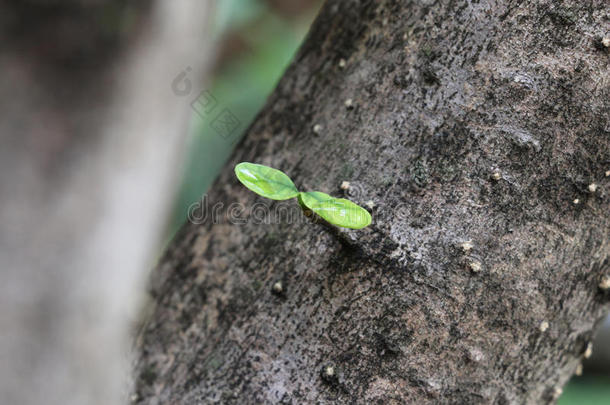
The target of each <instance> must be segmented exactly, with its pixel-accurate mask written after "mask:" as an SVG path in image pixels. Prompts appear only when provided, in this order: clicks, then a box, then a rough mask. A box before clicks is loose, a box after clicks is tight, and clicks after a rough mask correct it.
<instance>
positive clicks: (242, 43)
mask: <svg viewBox="0 0 610 405" xmlns="http://www.w3.org/2000/svg"><path fill="white" fill-rule="evenodd" d="M321 4H322V1H321V0H223V1H220V2H218V8H217V10H216V11H215V14H216V15H215V16H214V18H213V19H212V21H213V25H214V27H213V32H214V37H215V38H214V42H215V43H216V44H217V55H216V59H215V62H214V64H213V67H212V71H211V73H210V75H209V77H208V80H207V82H206V84H205V85H204V87H203V88H201V89H200V90H199V91H200V92H201V94H202V96H201V98H200V99H199V101H200V103H195V104H194V105H193V106H192V107H193V114H192V115H193V116H192V123H191V136H190V141H189V144H188V145H187V152H186V153H187V156H188V159H187V162H186V165H185V170H184V173H183V176H182V184H181V186H180V192H179V194H178V195H177V198H176V201H175V203H174V208H173V214H172V216H171V218H170V219H169V221H168V225H167V228H166V233H165V235H166V236H165V240H166V241H169V240H170V239H171V237H172V236H173V234H174V233H175V232H176V231H177V230H178V229H179V227H180V226H181V225H182V224H183V223H184V222H185V221H186V219H187V215H188V210H189V207H190V206H191V205H192V204H197V202H198V201H200V199H201V197H202V195H203V194H205V193H206V191H207V189H208V188H209V187H210V185H211V184H212V182H213V181H214V179H215V178H216V175H217V174H218V171H219V170H220V169H221V168H222V166H223V164H224V163H225V161H226V160H227V158H228V157H229V154H230V153H231V151H232V150H233V147H234V146H235V144H236V143H237V141H238V140H239V139H240V138H241V136H242V135H243V133H244V131H245V130H246V129H247V126H248V125H249V123H250V122H251V121H252V119H253V118H254V116H255V115H256V113H257V111H258V110H259V109H260V108H261V107H262V106H263V104H264V102H265V100H266V98H267V96H268V95H269V93H270V92H271V91H272V90H273V88H274V86H275V84H276V82H277V81H278V79H279V78H280V76H281V75H282V72H283V71H284V69H285V68H286V66H287V65H288V63H289V62H290V60H291V58H292V56H293V55H294V54H295V52H296V50H297V48H298V46H299V44H300V43H301V41H302V40H303V38H304V36H305V35H306V33H307V29H308V27H309V25H310V24H311V21H312V20H313V18H314V17H315V15H316V13H317V11H318V9H319V7H320V6H321ZM211 106H213V108H214V113H209V114H208V113H207V112H206V108H205V107H211ZM225 110H227V111H228V112H229V113H230V114H232V116H234V117H235V118H236V121H234V122H235V125H234V128H233V127H232V130H230V131H223V130H222V129H221V128H218V126H217V125H215V122H214V119H215V118H216V117H217V115H216V114H217V112H219V111H225ZM559 404H561V405H572V404H574V405H575V404H578V405H602V404H603V405H608V404H610V319H606V321H605V323H604V328H603V329H602V331H601V332H600V334H599V336H598V337H597V339H596V342H595V345H594V350H593V356H592V358H591V359H590V360H589V361H588V362H586V363H585V364H584V367H583V373H582V376H574V377H573V378H572V380H571V382H570V383H569V384H568V386H567V387H566V388H565V389H564V392H563V394H562V396H561V398H560V400H559Z"/></svg>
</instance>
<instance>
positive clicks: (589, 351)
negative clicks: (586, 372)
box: [583, 342, 593, 359]
mask: <svg viewBox="0 0 610 405" xmlns="http://www.w3.org/2000/svg"><path fill="white" fill-rule="evenodd" d="M592 354H593V343H591V342H589V343H587V348H586V349H585V353H584V354H583V357H584V358H585V359H588V358H589V357H591V355H592Z"/></svg>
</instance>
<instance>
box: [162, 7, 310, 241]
mask: <svg viewBox="0 0 610 405" xmlns="http://www.w3.org/2000/svg"><path fill="white" fill-rule="evenodd" d="M310 3H311V6H310V7H309V8H308V9H307V10H306V13H305V14H303V15H298V16H291V17H286V16H284V15H280V14H278V12H277V11H276V10H274V9H272V8H271V7H269V6H268V3H267V2H262V1H260V0H259V1H256V0H249V1H244V0H227V1H225V0H223V1H221V2H217V4H218V9H217V11H216V14H217V17H216V19H215V26H214V37H215V40H216V41H217V42H219V43H220V45H219V47H220V48H221V49H219V54H220V55H221V57H220V59H221V60H220V61H219V63H218V64H217V66H215V68H214V70H213V72H212V75H211V76H212V77H211V80H208V83H209V85H208V86H206V89H207V90H208V91H209V93H210V94H211V95H212V96H213V97H214V98H215V99H216V101H217V102H218V105H217V107H216V109H215V110H214V113H212V114H209V115H203V116H200V115H199V114H197V113H193V122H192V132H193V134H192V135H191V137H190V142H189V144H188V146H187V153H186V160H187V163H186V165H185V171H184V175H183V181H182V184H181V186H180V191H179V194H178V198H177V201H176V203H175V207H174V210H173V215H172V218H171V221H170V224H169V230H168V232H167V234H168V236H169V237H171V236H172V235H173V234H174V233H175V231H176V230H177V229H178V228H179V227H180V226H181V225H182V224H183V223H184V221H185V220H186V217H187V212H188V207H189V206H190V205H191V204H193V203H195V202H197V201H199V200H200V198H201V197H202V195H203V194H204V193H205V192H206V190H207V189H208V188H209V186H210V185H211V183H212V182H213V181H214V179H215V178H216V176H217V174H218V172H219V170H220V169H221V168H222V166H223V165H224V163H225V162H226V160H227V158H228V157H229V155H230V153H231V151H232V150H233V148H234V147H235V145H236V144H237V142H238V140H239V139H240V138H241V136H242V135H243V133H244V131H245V130H246V129H247V127H248V125H249V124H250V122H251V121H252V120H253V119H254V117H255V115H256V113H257V112H258V111H259V110H260V109H261V107H262V106H263V104H264V102H265V99H266V98H267V96H268V95H269V93H270V92H271V91H272V90H273V88H274V86H275V84H276V82H277V80H278V79H279V78H280V77H281V75H282V73H283V71H284V70H285V68H286V67H287V65H288V63H289V62H290V60H291V59H292V56H293V55H294V53H295V52H296V50H297V48H298V46H299V44H300V43H301V41H302V40H303V37H304V36H305V34H306V33H307V29H308V28H309V24H310V23H311V21H312V20H313V18H314V16H315V13H316V12H317V8H318V6H319V3H320V2H319V1H312V2H310ZM223 46H224V47H226V48H229V49H234V51H232V52H228V53H227V52H225V50H223V49H222V47H223ZM201 90H204V89H201ZM225 108H226V109H228V110H229V111H231V113H233V114H234V115H235V116H236V117H237V118H238V119H239V121H240V126H239V127H238V128H237V130H236V131H235V132H234V133H232V134H231V135H230V136H228V137H222V136H220V135H219V134H218V133H217V132H216V131H214V129H213V128H211V127H210V123H211V121H212V120H213V119H214V118H215V116H216V115H215V113H216V112H217V111H220V110H223V109H225Z"/></svg>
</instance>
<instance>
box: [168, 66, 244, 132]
mask: <svg viewBox="0 0 610 405" xmlns="http://www.w3.org/2000/svg"><path fill="white" fill-rule="evenodd" d="M191 71H192V69H191V67H190V66H187V67H186V68H185V69H184V70H183V71H182V72H180V73H178V74H177V75H176V77H174V80H172V86H171V87H172V92H173V93H174V94H175V95H176V96H178V97H187V96H189V95H191V93H192V92H193V83H192V81H191V80H190V79H189V77H188V76H189V74H190V73H191ZM190 105H191V108H192V109H193V111H195V112H196V113H197V114H198V115H199V116H200V117H201V118H202V119H207V118H210V119H211V121H210V123H209V125H210V128H212V129H213V130H214V131H215V132H216V133H217V134H218V135H220V136H221V137H222V138H225V139H229V138H231V137H232V136H233V135H235V132H236V131H237V129H238V128H239V126H240V125H241V122H240V120H239V119H238V118H237V116H236V115H235V114H233V113H232V112H231V110H229V109H228V108H226V107H223V106H222V105H219V103H218V100H217V99H216V97H214V95H213V94H212V93H210V91H209V90H205V89H204V90H201V91H200V92H199V93H198V94H197V96H196V97H195V98H194V99H193V100H192V101H191V102H190ZM237 139H238V138H237V137H235V139H234V140H233V142H232V143H235V142H236V141H237Z"/></svg>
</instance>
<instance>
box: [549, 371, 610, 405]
mask: <svg viewBox="0 0 610 405" xmlns="http://www.w3.org/2000/svg"><path fill="white" fill-rule="evenodd" d="M558 404H559V405H610V376H587V375H585V376H583V377H575V378H573V379H572V380H571V381H570V383H569V384H568V385H567V386H566V387H565V389H564V393H563V395H562V396H561V398H559V401H558Z"/></svg>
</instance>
